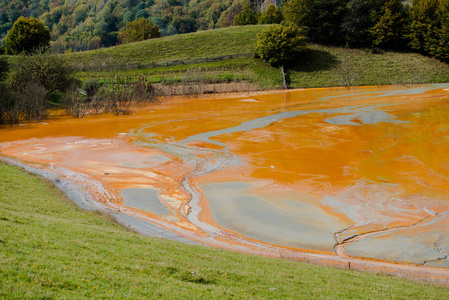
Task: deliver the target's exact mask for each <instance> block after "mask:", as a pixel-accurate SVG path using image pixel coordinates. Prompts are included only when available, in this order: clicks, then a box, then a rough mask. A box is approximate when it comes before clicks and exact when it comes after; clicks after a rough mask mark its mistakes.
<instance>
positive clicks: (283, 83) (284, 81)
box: [281, 65, 288, 90]
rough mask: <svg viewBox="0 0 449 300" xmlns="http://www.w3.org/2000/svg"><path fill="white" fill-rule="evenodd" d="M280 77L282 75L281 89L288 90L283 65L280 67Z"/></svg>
mask: <svg viewBox="0 0 449 300" xmlns="http://www.w3.org/2000/svg"><path fill="white" fill-rule="evenodd" d="M281 75H282V87H283V88H284V89H285V90H286V89H288V86H287V81H286V80H285V72H284V65H282V67H281Z"/></svg>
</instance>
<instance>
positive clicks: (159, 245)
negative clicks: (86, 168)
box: [0, 164, 449, 299]
mask: <svg viewBox="0 0 449 300" xmlns="http://www.w3.org/2000/svg"><path fill="white" fill-rule="evenodd" d="M0 265H1V268H0V282H1V285H0V298H6V299H25V298H28V299H51V298H58V299H75V298H76V299H82V298H89V299H90V298H102V299H104V298H111V299H122V298H130V299H145V298H160V299H198V298H205V299H212V298H213V299H227V298H238V299H250V298H251V297H252V299H262V298H266V299H267V298H268V299H281V298H291V299H299V298H307V299H310V298H333V299H335V298H345V299H351V298H354V299H364V298H377V299H387V298H389V299H392V298H397V299H419V298H421V299H447V298H448V297H449V290H448V289H446V288H441V287H436V286H432V285H426V284H418V283H412V282H408V281H404V280H401V279H398V278H393V277H389V276H382V275H374V274H368V273H361V272H356V271H346V270H339V269H333V268H327V267H322V266H316V265H309V264H304V263H299V262H295V261H287V260H277V259H269V258H265V257H257V256H252V255H245V254H239V253H234V252H227V251H222V250H217V249H213V248H208V247H201V246H191V245H186V244H181V243H178V242H173V241H169V240H163V239H155V238H148V237H144V236H139V235H137V234H135V233H133V232H130V231H128V230H126V229H124V228H122V227H121V226H119V225H117V224H115V223H112V222H110V221H108V220H107V218H105V217H102V216H99V215H96V214H93V213H87V212H82V211H80V210H79V209H78V208H76V207H74V206H73V205H72V204H71V203H69V202H68V201H67V200H65V199H64V196H63V195H61V194H60V192H59V191H57V190H56V189H55V188H54V187H53V186H50V185H48V184H47V183H45V182H42V181H41V180H39V179H37V178H36V177H35V176H33V175H29V174H25V173H23V172H22V171H20V170H18V169H15V168H12V167H10V166H6V165H3V164H0Z"/></svg>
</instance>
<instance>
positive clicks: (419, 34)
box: [409, 0, 449, 62]
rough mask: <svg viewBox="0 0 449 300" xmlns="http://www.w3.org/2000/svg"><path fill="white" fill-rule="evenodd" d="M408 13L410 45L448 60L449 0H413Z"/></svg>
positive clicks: (424, 52)
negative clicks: (409, 18)
mask: <svg viewBox="0 0 449 300" xmlns="http://www.w3.org/2000/svg"><path fill="white" fill-rule="evenodd" d="M410 15H411V24H410V35H409V37H410V47H411V48H412V49H415V50H417V51H419V52H421V53H423V54H427V55H430V56H433V57H436V58H438V59H440V60H443V61H446V62H449V0H415V1H413V5H412V8H411V10H410Z"/></svg>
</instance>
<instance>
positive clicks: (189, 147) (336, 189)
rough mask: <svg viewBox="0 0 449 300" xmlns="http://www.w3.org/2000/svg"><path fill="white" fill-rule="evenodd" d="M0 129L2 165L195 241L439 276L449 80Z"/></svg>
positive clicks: (197, 103) (442, 269)
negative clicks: (30, 171) (51, 179)
mask: <svg viewBox="0 0 449 300" xmlns="http://www.w3.org/2000/svg"><path fill="white" fill-rule="evenodd" d="M0 132H1V134H0V151H1V153H2V154H3V155H4V156H8V157H13V158H15V159H18V160H21V161H23V162H25V163H27V164H32V165H33V166H35V167H37V168H40V169H45V170H46V171H48V172H53V173H55V174H57V175H58V176H60V177H61V178H65V179H69V180H70V181H72V182H75V183H77V184H78V185H80V186H83V187H84V188H85V189H86V191H88V192H89V193H90V194H92V195H93V196H94V198H95V201H97V202H98V203H101V204H102V205H105V206H107V207H110V208H112V209H114V210H116V211H120V212H122V213H125V214H129V215H131V216H133V217H137V218H140V219H141V220H144V221H145V222H151V223H153V224H155V225H157V226H160V227H162V228H165V229H167V230H170V231H174V232H176V233H178V234H180V235H182V236H185V237H187V238H190V239H192V240H195V241H199V242H201V243H204V244H208V245H212V246H216V247H222V248H228V249H235V250H239V251H245V252H252V253H259V254H265V255H272V256H283V257H299V258H304V259H308V260H313V261H325V262H331V263H333V264H337V265H344V264H347V263H348V262H353V263H352V266H353V268H356V266H357V265H358V266H359V268H360V269H370V268H371V269H375V270H383V268H388V262H396V263H400V264H402V265H401V266H400V268H405V269H407V268H409V267H410V268H412V269H413V266H415V265H420V266H423V267H422V268H421V269H420V270H422V272H427V271H428V270H430V271H429V272H431V273H432V272H433V274H434V275H435V274H440V275H441V274H442V275H441V276H443V277H444V276H446V277H447V271H446V268H449V259H448V253H449V230H447V228H448V225H449V224H448V223H449V218H448V217H449V197H448V195H449V85H447V84H446V85H444V84H442V85H441V84H440V85H427V86H420V87H414V88H404V87H362V88H356V89H352V90H349V91H348V90H345V89H338V88H332V89H308V90H295V91H287V92H272V93H259V94H257V93H256V94H250V95H240V96H235V95H234V96H229V95H228V96H219V97H214V98H212V97H205V98H199V99H196V98H176V99H173V100H170V101H167V102H165V103H163V104H161V105H157V106H156V105H153V106H149V107H140V108H139V109H137V110H136V111H135V114H134V115H131V116H126V117H117V116H110V115H101V116H91V117H88V118H86V119H82V120H75V119H69V118H60V119H57V120H51V121H49V122H48V123H40V124H27V125H25V126H16V127H5V128H1V129H0ZM367 259H368V260H367ZM380 261H384V262H387V263H386V265H387V266H384V265H383V263H381V262H380ZM376 263H377V265H376ZM435 268H436V269H435ZM407 270H408V269H407ZM413 270H415V269H413ZM407 272H412V273H413V272H415V271H409V270H408V271H407ZM416 272H418V273H419V272H420V271H416ZM440 275H438V276H440ZM435 276H437V275H435Z"/></svg>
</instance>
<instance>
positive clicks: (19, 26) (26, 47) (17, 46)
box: [5, 17, 51, 54]
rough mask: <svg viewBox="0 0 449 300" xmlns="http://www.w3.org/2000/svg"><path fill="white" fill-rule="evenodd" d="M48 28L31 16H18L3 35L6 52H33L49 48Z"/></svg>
mask: <svg viewBox="0 0 449 300" xmlns="http://www.w3.org/2000/svg"><path fill="white" fill-rule="evenodd" d="M50 39H51V36H50V30H49V29H48V28H47V27H45V25H44V23H42V21H40V20H38V19H35V18H33V17H30V18H24V17H19V18H18V19H17V21H16V22H14V25H13V27H12V28H11V30H10V31H9V32H8V34H7V35H6V37H5V48H6V53H7V54H19V53H22V52H25V53H33V52H35V51H37V50H41V49H43V48H46V49H49V48H50Z"/></svg>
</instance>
